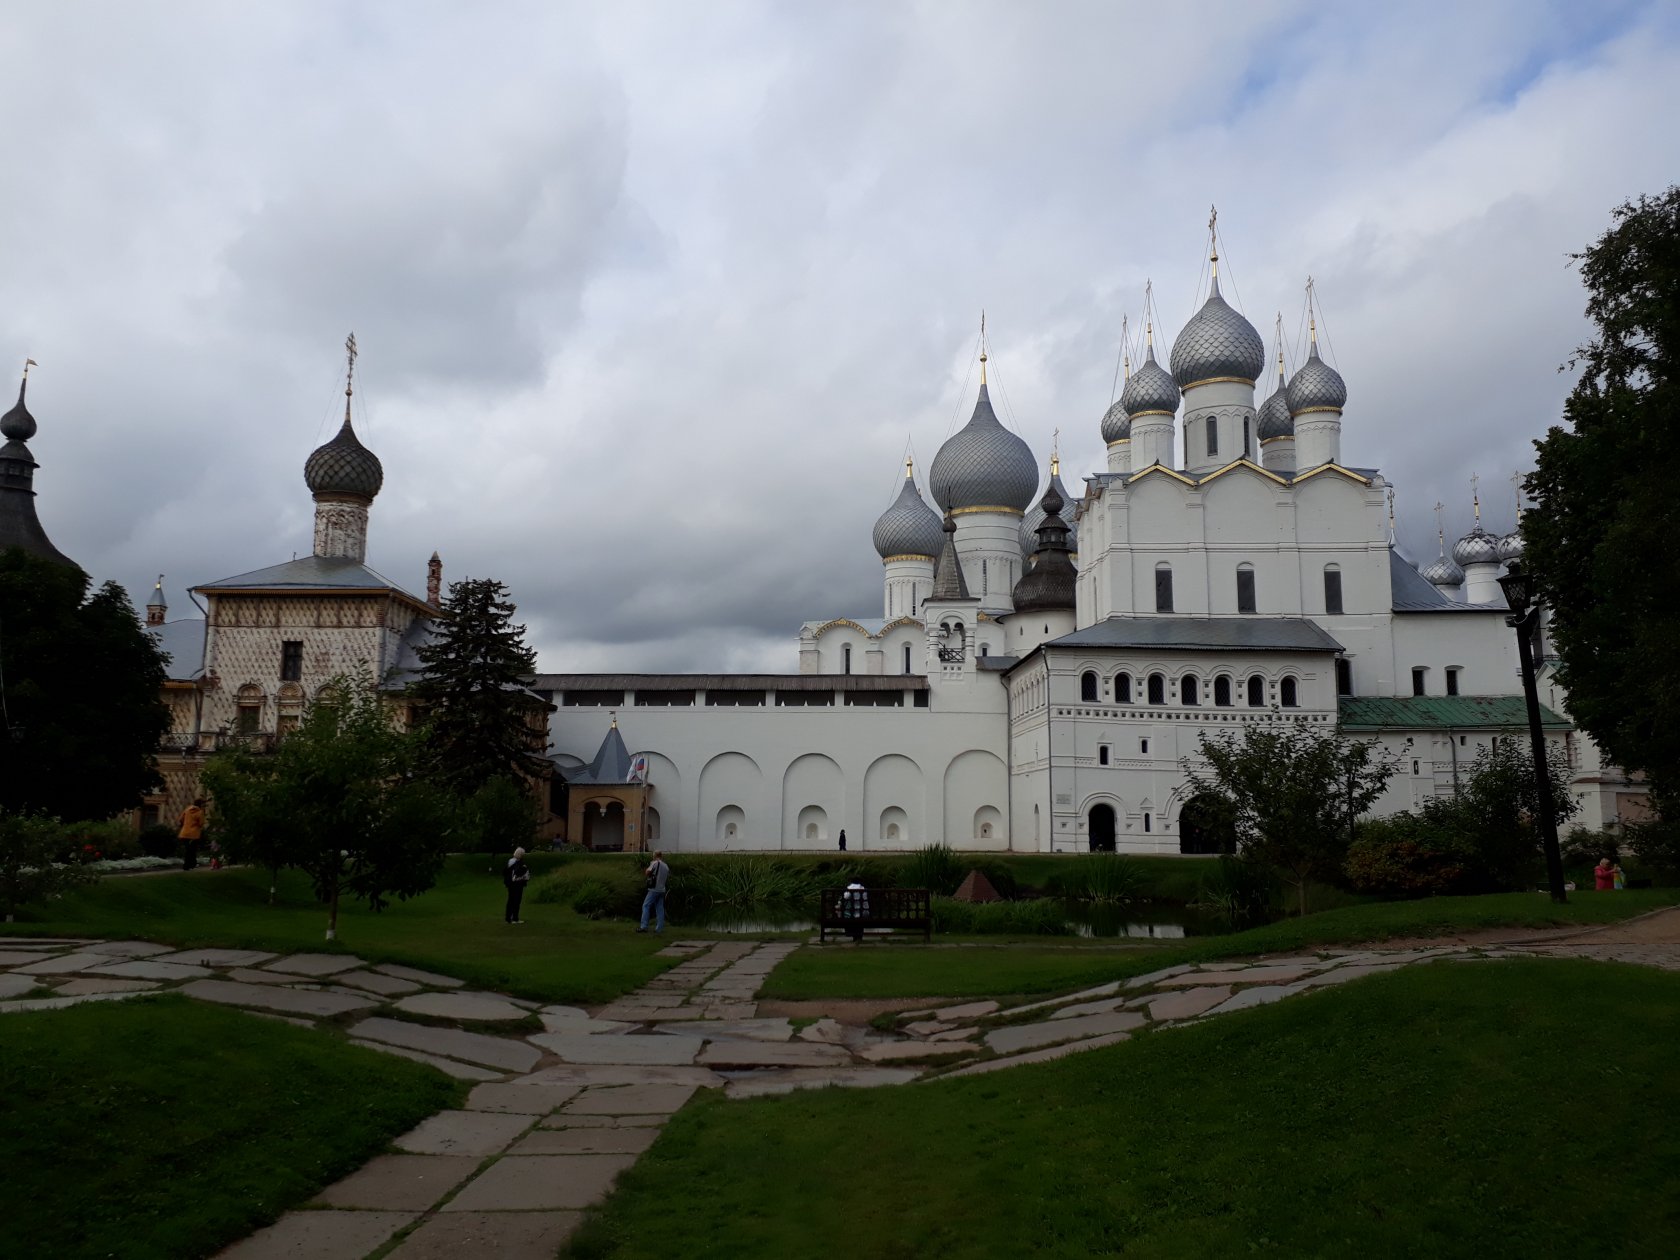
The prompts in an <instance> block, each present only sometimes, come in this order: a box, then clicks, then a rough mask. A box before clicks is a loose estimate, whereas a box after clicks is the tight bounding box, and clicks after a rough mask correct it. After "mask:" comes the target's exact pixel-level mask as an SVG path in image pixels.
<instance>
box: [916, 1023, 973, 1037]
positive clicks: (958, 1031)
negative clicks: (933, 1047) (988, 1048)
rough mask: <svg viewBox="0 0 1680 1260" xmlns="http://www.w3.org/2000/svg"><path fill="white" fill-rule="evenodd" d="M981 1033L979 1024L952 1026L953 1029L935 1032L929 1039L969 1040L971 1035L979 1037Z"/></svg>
mask: <svg viewBox="0 0 1680 1260" xmlns="http://www.w3.org/2000/svg"><path fill="white" fill-rule="evenodd" d="M979 1035H980V1026H979V1025H978V1024H970V1025H969V1026H968V1027H967V1028H952V1029H949V1030H947V1031H946V1032H939V1033H934V1034H933V1036H931V1037H929V1038H928V1040H929V1041H967V1040H968V1039H969V1038H970V1037H977V1036H979Z"/></svg>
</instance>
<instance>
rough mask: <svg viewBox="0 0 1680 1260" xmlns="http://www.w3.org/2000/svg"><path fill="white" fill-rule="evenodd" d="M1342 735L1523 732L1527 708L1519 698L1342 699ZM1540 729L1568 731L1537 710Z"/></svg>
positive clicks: (1554, 717) (1566, 724)
mask: <svg viewBox="0 0 1680 1260" xmlns="http://www.w3.org/2000/svg"><path fill="white" fill-rule="evenodd" d="M1339 707H1340V709H1341V725H1342V729H1343V730H1345V731H1376V730H1408V731H1412V730H1432V729H1441V730H1477V729H1482V730H1506V729H1517V730H1524V729H1527V727H1528V708H1527V706H1526V705H1525V704H1524V702H1523V698H1522V697H1521V696H1343V697H1342V698H1341V701H1340V704H1339ZM1540 725H1541V726H1543V727H1546V728H1547V729H1550V730H1568V729H1569V721H1568V719H1567V718H1561V717H1559V716H1558V715H1557V714H1555V713H1553V712H1552V711H1551V710H1550V709H1548V708H1547V707H1546V706H1545V705H1541V706H1540Z"/></svg>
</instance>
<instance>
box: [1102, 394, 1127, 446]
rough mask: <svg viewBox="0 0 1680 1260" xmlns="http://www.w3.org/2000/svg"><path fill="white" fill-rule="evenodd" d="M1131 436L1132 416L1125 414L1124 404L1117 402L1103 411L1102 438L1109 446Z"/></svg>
mask: <svg viewBox="0 0 1680 1260" xmlns="http://www.w3.org/2000/svg"><path fill="white" fill-rule="evenodd" d="M1131 436H1132V418H1131V417H1130V416H1129V415H1127V414H1126V404H1125V403H1124V402H1117V403H1115V404H1114V405H1113V406H1112V407H1110V408H1109V409H1108V410H1107V411H1105V412H1103V418H1102V438H1103V441H1105V442H1107V443H1108V444H1109V445H1110V446H1112V445H1114V443H1116V442H1124V441H1125V440H1126V439H1127V438H1129V437H1131Z"/></svg>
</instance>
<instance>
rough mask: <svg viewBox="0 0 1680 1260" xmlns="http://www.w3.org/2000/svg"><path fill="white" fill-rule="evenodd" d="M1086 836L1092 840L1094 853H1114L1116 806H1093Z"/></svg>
mask: <svg viewBox="0 0 1680 1260" xmlns="http://www.w3.org/2000/svg"><path fill="white" fill-rule="evenodd" d="M1085 830H1086V834H1087V835H1089V836H1090V838H1091V852H1092V853H1113V852H1114V806H1112V805H1093V806H1091V815H1090V817H1089V819H1087V820H1086V829H1085Z"/></svg>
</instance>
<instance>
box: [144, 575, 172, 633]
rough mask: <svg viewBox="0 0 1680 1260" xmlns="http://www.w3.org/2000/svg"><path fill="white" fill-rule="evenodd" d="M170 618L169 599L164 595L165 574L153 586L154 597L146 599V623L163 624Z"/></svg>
mask: <svg viewBox="0 0 1680 1260" xmlns="http://www.w3.org/2000/svg"><path fill="white" fill-rule="evenodd" d="M168 620H169V601H168V600H166V599H165V598H164V597H163V574H161V573H160V574H158V580H157V582H156V583H155V584H154V585H153V587H152V597H151V598H150V599H148V600H147V601H146V624H147V625H148V626H161V625H162V624H163V623H164V622H166V621H168Z"/></svg>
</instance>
